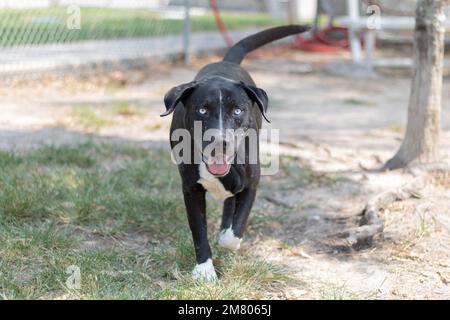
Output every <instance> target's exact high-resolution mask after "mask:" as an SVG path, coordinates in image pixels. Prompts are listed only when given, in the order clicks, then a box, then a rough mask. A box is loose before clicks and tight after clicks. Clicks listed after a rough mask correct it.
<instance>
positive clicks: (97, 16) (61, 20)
mask: <svg viewBox="0 0 450 320" xmlns="http://www.w3.org/2000/svg"><path fill="white" fill-rule="evenodd" d="M67 18H68V14H67V13H66V8H65V7H50V8H44V9H2V10H0V21H2V24H1V26H0V39H2V40H0V45H1V46H14V45H18V44H36V43H39V44H46V43H55V42H63V43H64V42H74V41H82V40H91V39H116V38H124V37H127V38H129V37H144V36H162V35H166V34H179V33H181V32H182V30H183V20H182V19H174V18H170V17H166V16H164V15H163V14H161V13H158V12H154V11H151V10H143V9H114V8H88V7H82V8H81V29H79V30H69V29H67V27H66V20H67ZM222 18H223V20H224V22H225V24H226V25H227V27H228V28H229V29H231V30H234V29H241V28H245V27H257V26H260V27H263V26H271V25H277V24H280V23H284V22H283V21H280V20H275V19H272V18H271V17H270V16H269V15H266V14H254V13H252V14H249V13H230V12H224V13H223V16H222ZM191 25H192V30H193V31H209V30H217V26H216V22H215V20H214V17H213V16H212V15H211V14H206V15H202V16H192V19H191ZM30 34H31V35H32V36H28V35H30Z"/></svg>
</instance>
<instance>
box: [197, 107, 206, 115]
mask: <svg viewBox="0 0 450 320" xmlns="http://www.w3.org/2000/svg"><path fill="white" fill-rule="evenodd" d="M198 113H200V114H202V115H203V114H206V109H205V108H200V109H198Z"/></svg>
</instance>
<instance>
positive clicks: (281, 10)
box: [266, 0, 317, 21]
mask: <svg viewBox="0 0 450 320" xmlns="http://www.w3.org/2000/svg"><path fill="white" fill-rule="evenodd" d="M289 2H291V3H289ZM290 5H291V6H292V7H291V8H289V6H290ZM266 6H267V9H268V11H269V12H270V14H271V15H272V17H274V18H276V19H287V18H288V12H289V9H291V10H292V12H291V14H292V18H294V19H296V20H299V21H313V20H314V18H315V16H316V11H317V0H292V1H291V0H266Z"/></svg>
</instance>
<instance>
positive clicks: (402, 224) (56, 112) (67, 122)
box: [0, 51, 450, 299]
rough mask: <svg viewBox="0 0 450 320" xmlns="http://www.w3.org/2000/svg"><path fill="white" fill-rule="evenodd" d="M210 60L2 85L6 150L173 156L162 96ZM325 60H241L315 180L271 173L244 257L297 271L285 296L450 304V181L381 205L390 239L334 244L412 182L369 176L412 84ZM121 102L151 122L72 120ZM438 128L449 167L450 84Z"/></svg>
mask: <svg viewBox="0 0 450 320" xmlns="http://www.w3.org/2000/svg"><path fill="white" fill-rule="evenodd" d="M215 58H216V57H208V58H203V59H199V60H196V61H195V62H194V65H193V66H192V67H183V66H181V65H164V64H155V65H153V66H152V67H151V68H149V69H148V70H147V71H139V70H134V71H129V72H123V71H116V72H113V73H110V74H102V73H100V72H99V73H95V72H93V73H92V74H90V75H87V76H86V77H84V78H79V77H70V76H69V77H66V78H64V79H63V80H61V79H60V78H58V77H52V76H42V77H39V78H36V79H34V80H32V81H21V80H19V81H17V80H15V81H14V82H5V83H4V84H3V85H2V86H3V87H2V88H0V96H1V116H0V148H1V149H6V150H28V149H30V148H34V147H37V146H40V145H44V144H62V143H75V142H80V141H83V140H86V139H91V138H94V139H98V140H103V139H105V140H108V141H111V140H112V141H119V140H120V141H129V142H130V143H136V144H138V145H140V146H144V147H151V148H153V147H162V148H167V145H168V143H167V137H168V125H169V121H170V119H166V118H164V119H160V118H159V116H158V115H159V113H161V111H162V109H163V104H162V101H161V100H162V96H163V94H164V93H165V92H166V91H167V90H168V89H169V88H170V87H171V86H174V85H177V84H179V83H183V82H187V81H190V80H191V79H192V78H193V76H194V75H195V71H196V70H197V69H198V67H199V66H201V65H202V64H203V63H206V62H207V61H211V60H214V59H215ZM328 58H329V57H325V56H316V55H311V54H305V53H299V52H293V51H290V52H281V53H280V54H279V55H278V56H277V57H276V58H275V57H264V58H258V59H254V60H249V61H247V62H246V63H245V65H246V67H247V69H248V70H249V71H250V72H251V74H252V75H253V77H254V79H255V80H256V82H257V84H258V85H259V86H260V87H261V88H264V89H266V91H267V92H268V94H269V97H270V99H271V105H270V109H269V117H270V119H271V120H272V123H271V124H270V125H268V124H266V128H275V129H279V130H280V143H281V147H280V152H281V154H282V155H284V156H291V157H293V159H295V161H298V162H299V163H302V164H304V165H305V167H308V168H309V169H308V170H310V171H311V172H310V174H309V176H308V179H310V181H309V182H308V183H305V184H299V185H294V186H288V187H285V186H280V185H279V184H277V179H278V176H277V175H275V176H268V177H264V179H263V180H262V183H261V188H260V192H259V197H258V199H257V202H256V206H255V209H254V210H257V211H258V212H262V213H263V214H264V216H265V217H267V219H270V221H272V222H271V223H270V224H269V225H268V227H265V228H262V229H261V228H256V227H254V226H252V225H250V226H249V232H248V237H247V239H245V241H244V245H243V249H242V250H244V251H247V252H251V254H255V255H258V256H260V257H263V258H264V259H267V260H268V261H272V262H274V263H278V264H282V265H284V266H285V267H286V268H287V269H288V270H289V271H290V272H291V273H292V274H293V275H294V277H295V278H296V280H297V281H294V282H293V284H292V286H291V287H290V288H287V289H286V290H285V292H284V293H283V295H282V296H279V297H278V298H290V299H311V298H312V299H321V298H331V299H335V298H379V299H380V298H381V299H382V298H387V299H416V298H425V299H429V298H446V299H448V298H450V182H449V178H448V176H447V177H445V176H442V177H438V178H437V179H435V180H434V181H430V183H429V184H428V186H427V188H426V189H425V191H424V192H423V194H422V198H420V199H410V200H407V201H403V202H398V203H395V204H394V205H391V206H389V207H388V208H386V210H384V211H383V212H382V214H381V218H382V219H383V221H384V223H385V230H384V233H383V235H382V236H380V237H378V238H377V239H376V241H375V242H374V243H373V244H372V245H370V246H368V247H366V248H362V249H360V250H355V249H354V248H352V247H351V246H350V245H349V244H348V243H346V241H345V239H342V238H339V236H338V234H339V232H342V231H343V230H345V229H346V228H347V227H352V226H355V225H357V223H358V221H359V217H358V214H359V213H360V212H361V210H362V209H363V207H364V205H365V203H366V201H367V200H368V199H369V197H370V196H372V195H374V194H377V193H379V192H381V191H385V190H387V189H391V188H397V187H399V186H401V185H403V184H404V183H406V182H408V181H410V179H412V177H411V175H410V174H408V173H406V172H401V171H394V172H386V173H377V172H372V171H371V170H370V169H375V168H378V167H380V166H381V164H382V163H384V162H385V161H386V160H388V159H389V157H390V156H392V155H393V154H394V152H395V151H396V150H397V148H398V146H399V144H400V142H401V138H402V135H403V132H404V128H405V120H406V110H407V105H408V96H409V88H410V81H411V80H410V74H409V73H408V72H404V71H401V72H382V73H380V74H378V75H377V76H374V77H362V76H360V75H358V74H354V75H353V76H338V75H335V74H334V75H333V74H330V73H329V72H327V71H326V70H327V69H329V67H327V66H326V62H329V59H328ZM120 101H131V102H132V103H133V104H135V105H137V106H139V107H140V108H142V109H144V110H145V116H144V115H142V116H137V117H131V118H127V117H123V119H119V120H117V119H116V120H115V121H114V122H111V123H108V122H102V123H98V125H97V127H95V126H94V128H92V126H90V125H83V123H81V124H80V123H79V122H78V123H77V121H80V119H78V118H77V117H74V108H76V107H77V106H86V105H89V106H93V107H94V108H99V110H100V113H101V112H102V111H101V110H102V109H101V108H102V107H103V106H105V105H110V104H111V103H114V102H120ZM105 112H106V111H105ZM77 119H78V120H77ZM91 120H92V119H91ZM88 121H89V120H88ZM95 121H96V120H95V119H94V122H95ZM442 126H443V134H442V139H441V144H442V155H443V158H444V159H445V161H447V162H448V161H449V159H450V79H449V78H446V79H445V81H444V90H443V112H442ZM168 161H169V160H168ZM284 174H286V173H284ZM311 177H312V178H311Z"/></svg>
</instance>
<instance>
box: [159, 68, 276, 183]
mask: <svg viewBox="0 0 450 320" xmlns="http://www.w3.org/2000/svg"><path fill="white" fill-rule="evenodd" d="M164 103H165V105H166V112H164V113H163V114H162V115H161V116H167V115H169V114H171V113H172V112H173V111H174V110H175V108H185V112H184V119H183V120H184V126H185V128H186V129H188V130H189V131H190V133H191V137H193V139H194V142H195V146H196V147H197V149H199V150H200V151H201V153H202V158H203V161H204V162H205V164H206V165H207V168H208V170H209V172H210V173H211V174H213V175H216V176H223V175H226V174H227V173H228V172H229V170H230V167H231V163H232V162H233V160H234V158H235V152H236V150H237V146H236V140H235V138H236V136H234V134H235V133H236V132H238V133H240V134H241V133H242V131H244V132H245V131H247V130H248V129H250V128H251V129H257V128H258V125H257V121H258V119H260V116H259V115H258V113H260V114H261V115H262V116H263V117H264V118H265V119H266V120H267V121H269V120H268V119H267V116H266V111H267V106H268V98H267V94H266V92H265V91H264V90H262V89H259V88H256V87H254V86H251V85H247V84H245V83H244V82H236V81H233V80H230V79H226V78H223V77H218V76H216V77H210V78H206V79H202V80H201V81H193V82H189V83H185V84H182V85H180V86H177V87H174V88H172V89H171V90H170V91H169V92H168V93H167V94H166V96H165V97H164ZM196 121H199V122H201V124H202V132H201V135H199V134H198V133H197V134H196V133H195V132H194V128H195V126H194V124H195V122H196ZM259 121H260V120H259ZM231 133H233V136H231ZM198 137H200V138H201V141H198Z"/></svg>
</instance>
